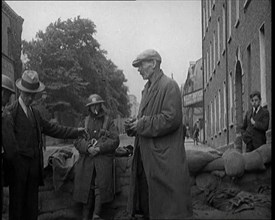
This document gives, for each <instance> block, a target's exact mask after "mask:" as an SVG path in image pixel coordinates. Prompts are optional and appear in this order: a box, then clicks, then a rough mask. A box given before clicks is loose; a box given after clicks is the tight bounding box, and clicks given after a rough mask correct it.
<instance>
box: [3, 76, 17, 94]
mask: <svg viewBox="0 0 275 220" xmlns="http://www.w3.org/2000/svg"><path fill="white" fill-rule="evenodd" d="M2 88H5V89H7V90H9V91H10V92H12V93H15V90H14V85H13V82H12V81H11V79H10V77H8V76H6V75H4V74H2Z"/></svg>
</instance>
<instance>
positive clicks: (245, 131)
mask: <svg viewBox="0 0 275 220" xmlns="http://www.w3.org/2000/svg"><path fill="white" fill-rule="evenodd" d="M250 102H251V106H252V108H251V109H249V110H248V111H247V112H246V114H245V118H244V122H243V125H242V127H241V131H242V138H243V141H244V142H245V144H246V151H247V152H250V151H253V150H255V149H256V148H258V147H260V146H261V145H263V144H265V143H266V131H267V129H268V126H269V112H268V110H267V109H266V108H263V107H262V106H261V93H260V92H259V91H254V92H252V93H251V94H250Z"/></svg>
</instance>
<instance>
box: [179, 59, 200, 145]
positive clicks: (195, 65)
mask: <svg viewBox="0 0 275 220" xmlns="http://www.w3.org/2000/svg"><path fill="white" fill-rule="evenodd" d="M202 76H203V75H202V59H199V60H197V61H195V62H193V61H192V62H190V64H189V68H188V73H187V78H186V81H185V83H184V85H183V86H182V87H181V96H182V104H183V107H182V109H183V124H185V125H186V126H188V127H189V129H190V132H191V134H192V133H193V126H194V124H195V123H196V122H197V121H199V122H200V135H199V140H200V141H203V89H202V81H203V80H202Z"/></svg>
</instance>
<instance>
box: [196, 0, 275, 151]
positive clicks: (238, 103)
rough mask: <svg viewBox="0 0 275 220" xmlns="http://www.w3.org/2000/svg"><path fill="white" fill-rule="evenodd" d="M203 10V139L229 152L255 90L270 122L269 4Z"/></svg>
mask: <svg viewBox="0 0 275 220" xmlns="http://www.w3.org/2000/svg"><path fill="white" fill-rule="evenodd" d="M201 6H202V7H201V9H202V51H203V53H202V63H203V64H202V65H203V76H204V78H203V82H204V83H203V89H204V109H205V111H204V112H205V114H204V119H205V141H206V142H207V144H209V145H210V146H212V147H215V148H223V147H225V148H226V147H229V146H233V143H234V140H235V138H236V134H237V133H238V132H240V125H241V124H242V122H243V118H244V114H245V112H246V111H247V110H248V108H249V105H250V100H249V94H250V93H251V92H252V91H253V90H259V91H260V92H261V94H262V105H263V106H265V107H266V108H268V110H269V112H270V114H271V118H272V106H271V1H269V0H264V1H258V0H235V1H228V0H218V1H215V0H212V1H204V0H202V1H201ZM271 118H270V128H269V131H268V132H267V136H268V137H270V134H271Z"/></svg>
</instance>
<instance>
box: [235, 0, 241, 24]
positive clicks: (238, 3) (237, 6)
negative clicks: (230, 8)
mask: <svg viewBox="0 0 275 220" xmlns="http://www.w3.org/2000/svg"><path fill="white" fill-rule="evenodd" d="M235 3H236V22H235V25H234V26H235V27H236V28H237V27H238V25H239V19H240V0H235Z"/></svg>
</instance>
